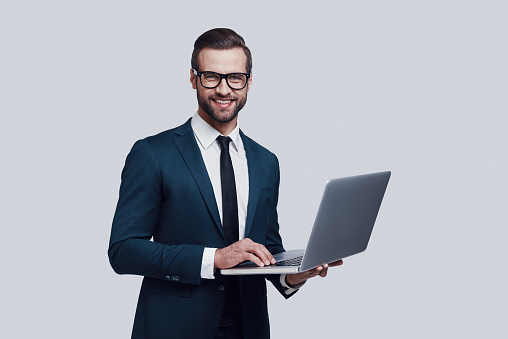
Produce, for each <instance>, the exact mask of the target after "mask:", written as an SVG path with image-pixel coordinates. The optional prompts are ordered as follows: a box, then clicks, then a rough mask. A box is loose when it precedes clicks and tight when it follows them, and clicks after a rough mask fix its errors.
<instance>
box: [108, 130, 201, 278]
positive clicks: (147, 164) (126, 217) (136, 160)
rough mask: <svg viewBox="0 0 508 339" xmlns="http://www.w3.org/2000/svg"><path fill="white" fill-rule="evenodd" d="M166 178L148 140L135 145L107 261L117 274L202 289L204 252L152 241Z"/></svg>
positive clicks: (124, 177)
mask: <svg viewBox="0 0 508 339" xmlns="http://www.w3.org/2000/svg"><path fill="white" fill-rule="evenodd" d="M161 184H162V178H161V172H160V168H159V162H158V159H157V156H156V154H155V152H154V150H153V148H152V146H151V145H150V143H149V142H148V141H147V140H145V139H144V140H140V141H138V142H136V143H135V144H134V146H133V147H132V150H131V152H130V153H129V155H128V156H127V160H126V161H125V166H124V169H123V171H122V183H121V185H120V196H119V199H118V204H117V207H116V211H115V216H114V218H113V226H112V228H111V238H110V242H109V250H108V256H109V261H110V263H111V266H112V267H113V269H114V271H115V272H116V273H118V274H136V275H141V276H146V277H151V278H156V279H161V280H167V281H172V282H178V283H187V284H196V285H199V284H200V283H201V277H200V270H201V261H202V256H203V250H204V246H201V245H192V244H184V245H167V244H161V243H156V242H153V241H151V239H152V236H153V235H154V233H155V230H156V225H157V219H158V217H159V214H160V208H161V199H162V193H161V192H162V189H161Z"/></svg>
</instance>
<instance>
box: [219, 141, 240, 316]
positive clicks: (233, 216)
mask: <svg viewBox="0 0 508 339" xmlns="http://www.w3.org/2000/svg"><path fill="white" fill-rule="evenodd" d="M217 141H218V142H219V145H220V149H221V151H220V182H221V187H222V229H223V231H224V238H225V240H226V246H229V245H231V244H232V243H235V242H237V241H238V202H237V199H236V184H235V172H234V171H233V163H232V162H231V155H230V154H229V142H230V141H231V138H230V137H223V136H218V137H217ZM239 285H240V281H239V278H238V277H237V276H229V277H228V278H227V288H226V299H225V303H224V309H223V311H222V318H221V324H222V325H231V324H235V323H238V322H239V319H240V314H241V305H240V286H239Z"/></svg>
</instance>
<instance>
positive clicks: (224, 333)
mask: <svg viewBox="0 0 508 339" xmlns="http://www.w3.org/2000/svg"><path fill="white" fill-rule="evenodd" d="M215 339H243V333H242V323H241V322H238V323H236V324H234V325H230V326H219V329H218V330H217V334H216V335H215Z"/></svg>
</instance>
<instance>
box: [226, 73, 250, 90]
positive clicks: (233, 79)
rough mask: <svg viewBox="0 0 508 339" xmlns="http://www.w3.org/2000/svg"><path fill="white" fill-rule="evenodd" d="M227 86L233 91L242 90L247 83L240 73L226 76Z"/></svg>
mask: <svg viewBox="0 0 508 339" xmlns="http://www.w3.org/2000/svg"><path fill="white" fill-rule="evenodd" d="M227 80H228V84H229V86H230V87H231V88H233V89H242V88H244V87H245V84H246V83H247V76H245V74H242V73H233V74H230V75H228V79H227Z"/></svg>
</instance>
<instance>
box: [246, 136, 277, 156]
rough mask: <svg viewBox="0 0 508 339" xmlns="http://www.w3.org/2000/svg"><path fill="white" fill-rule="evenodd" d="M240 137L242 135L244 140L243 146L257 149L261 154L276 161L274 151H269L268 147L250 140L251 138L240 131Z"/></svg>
mask: <svg viewBox="0 0 508 339" xmlns="http://www.w3.org/2000/svg"><path fill="white" fill-rule="evenodd" d="M242 137H243V141H244V147H250V148H252V149H254V150H257V151H258V152H260V154H261V155H262V156H265V157H269V158H273V159H274V160H275V161H277V162H278V159H277V156H276V155H275V153H273V152H271V151H270V150H269V149H267V148H266V147H264V146H262V145H260V144H259V143H257V142H256V141H254V140H252V139H251V138H249V137H248V136H246V135H245V134H244V133H242Z"/></svg>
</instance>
